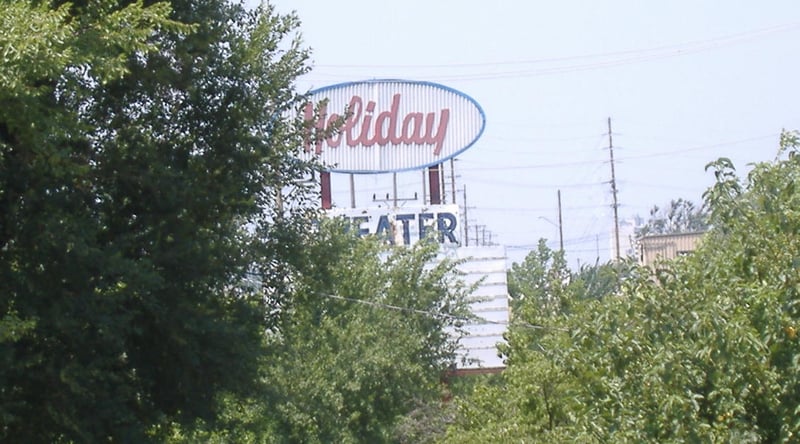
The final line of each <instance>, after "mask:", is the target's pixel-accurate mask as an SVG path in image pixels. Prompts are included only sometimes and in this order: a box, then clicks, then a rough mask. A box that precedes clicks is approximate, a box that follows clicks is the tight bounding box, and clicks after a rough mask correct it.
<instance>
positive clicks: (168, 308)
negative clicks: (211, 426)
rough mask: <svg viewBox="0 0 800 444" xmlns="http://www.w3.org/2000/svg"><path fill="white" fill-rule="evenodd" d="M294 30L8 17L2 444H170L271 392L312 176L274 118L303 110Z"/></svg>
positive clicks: (2, 178)
mask: <svg viewBox="0 0 800 444" xmlns="http://www.w3.org/2000/svg"><path fill="white" fill-rule="evenodd" d="M297 25H298V21H297V19H296V18H295V17H293V16H281V15H278V14H276V13H275V12H274V11H273V9H272V8H271V7H263V8H259V9H257V10H254V11H247V10H245V9H244V8H243V7H242V6H241V5H235V4H230V3H228V2H226V1H223V0H176V1H173V2H171V4H168V3H152V4H151V3H147V4H145V3H142V2H129V1H122V2H118V1H109V0H80V1H76V2H73V3H62V2H58V1H57V2H52V3H48V2H31V1H22V0H2V1H0V103H1V104H2V106H0V316H2V321H1V322H2V323H0V441H11V440H13V441H17V442H98V441H107V440H114V441H123V442H146V441H150V440H155V441H160V440H161V439H163V438H164V435H163V433H168V431H169V430H171V429H172V424H173V423H177V424H182V425H187V426H189V425H192V424H195V422H196V421H197V419H198V418H202V419H203V420H204V421H207V422H213V421H215V420H216V419H218V414H219V412H220V400H222V399H236V400H239V401H241V402H244V400H246V399H247V398H249V397H251V396H254V395H258V394H259V393H261V391H262V389H263V387H264V383H263V379H261V378H260V368H261V364H262V361H261V357H262V356H263V355H264V353H265V352H266V349H267V347H266V336H265V331H266V329H267V327H268V326H269V322H268V321H269V319H267V316H266V315H265V313H269V311H270V309H271V304H272V305H274V304H276V302H275V301H276V300H280V299H282V298H285V297H287V293H286V292H284V291H280V290H281V289H282V288H281V287H279V284H281V283H283V282H285V281H286V279H285V278H284V275H285V273H284V272H283V269H282V268H281V267H279V266H277V265H276V264H283V263H288V262H289V261H290V260H291V259H292V256H293V255H294V254H295V253H296V252H297V251H298V250H299V249H300V247H299V241H300V240H301V238H300V237H299V235H295V234H293V233H297V232H300V231H301V226H300V225H299V224H300V223H301V222H302V221H304V220H306V219H307V218H306V217H305V216H303V215H302V214H300V215H299V216H300V217H297V216H296V215H295V214H293V213H292V211H289V210H288V209H290V208H297V209H302V208H303V205H302V204H303V200H302V199H304V198H305V196H306V195H305V194H303V192H302V190H299V191H297V190H294V188H296V186H295V185H294V182H293V180H294V179H295V178H298V177H305V176H307V175H308V174H309V173H310V171H311V170H312V169H313V166H311V165H307V164H303V163H300V162H298V161H297V160H296V158H295V156H294V155H293V154H294V150H295V149H296V148H297V147H300V146H301V145H302V139H303V131H302V126H303V124H302V122H298V121H294V120H291V119H283V118H280V117H276V116H281V115H283V114H282V112H283V111H285V110H291V109H294V108H295V107H298V106H299V105H300V102H302V97H300V96H298V94H297V93H296V92H295V90H294V88H293V83H294V79H295V78H296V76H297V75H299V74H301V73H303V72H305V70H306V66H305V60H306V56H307V55H306V52H305V50H303V49H302V48H301V47H300V42H299V39H298V38H297V37H296V28H297ZM291 203H294V205H290V204H291ZM282 204H283V206H282ZM256 263H258V264H263V265H261V266H260V267H254V265H253V264H256ZM254 268H257V270H256V271H258V272H259V274H260V275H261V277H262V280H261V282H262V283H263V286H264V287H265V288H267V289H271V290H272V293H271V296H270V297H269V298H267V297H265V296H264V292H263V291H262V290H261V288H259V286H257V285H253V284H252V283H251V282H249V281H248V273H252V272H254Z"/></svg>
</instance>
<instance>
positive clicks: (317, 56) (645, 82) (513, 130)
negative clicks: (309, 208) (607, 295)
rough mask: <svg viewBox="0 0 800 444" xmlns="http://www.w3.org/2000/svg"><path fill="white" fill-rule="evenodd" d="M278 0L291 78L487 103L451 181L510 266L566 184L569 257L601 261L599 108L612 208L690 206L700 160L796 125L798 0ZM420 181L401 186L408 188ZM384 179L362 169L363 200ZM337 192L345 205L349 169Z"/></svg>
mask: <svg viewBox="0 0 800 444" xmlns="http://www.w3.org/2000/svg"><path fill="white" fill-rule="evenodd" d="M272 3H273V4H274V5H275V6H276V8H277V9H278V11H279V12H290V11H292V10H295V11H296V12H297V14H298V15H299V17H300V19H301V20H302V22H303V24H302V28H301V30H302V33H303V37H304V40H305V42H306V44H307V45H308V46H309V47H311V48H312V50H313V64H314V69H313V71H312V72H311V73H310V74H309V75H307V76H305V77H304V78H302V79H301V81H300V83H299V86H300V88H301V89H313V88H319V87H322V86H327V85H331V84H335V83H341V82H347V81H357V80H364V79H371V78H399V79H409V80H426V81H432V82H436V83H440V84H443V85H446V86H449V87H452V88H454V89H457V90H459V91H462V92H463V93H465V94H467V95H469V96H471V97H473V98H474V99H475V100H476V101H477V102H479V103H480V104H481V106H482V107H483V109H484V111H485V113H486V118H487V126H486V130H485V132H484V135H483V137H482V138H481V139H480V140H479V141H478V142H477V143H476V144H475V145H474V146H473V147H472V148H471V149H469V150H467V151H466V152H465V153H464V154H463V155H461V156H460V157H459V159H458V161H457V162H456V174H457V175H458V176H459V177H457V185H458V187H459V188H461V187H463V186H465V185H466V187H467V197H468V205H469V207H470V209H469V218H470V219H471V222H470V223H471V224H473V226H474V224H481V225H485V226H487V228H488V229H489V230H491V232H492V233H493V235H492V240H493V241H495V242H499V243H501V244H504V245H506V246H507V247H508V252H509V255H510V257H511V258H512V259H514V260H519V259H521V258H522V257H523V256H524V254H525V253H527V248H528V247H532V246H534V245H535V244H536V242H537V240H538V239H539V238H542V237H544V238H547V239H549V240H550V246H551V247H553V248H557V247H558V231H557V229H556V227H555V226H554V225H553V224H552V223H551V222H554V221H556V220H557V201H556V193H557V190H559V189H560V190H561V193H562V206H563V221H564V227H563V228H564V243H565V249H566V251H567V256H568V259H569V260H570V263H571V264H573V265H575V263H576V262H577V261H580V262H581V263H586V262H594V260H595V257H596V256H597V254H598V252H599V255H600V260H601V261H605V260H607V259H608V258H609V254H610V246H611V238H612V235H611V233H612V209H611V203H612V196H611V188H610V185H609V183H608V182H609V180H610V175H611V172H610V166H609V163H608V157H609V156H608V149H607V147H608V143H609V141H608V135H607V119H608V118H609V117H610V118H611V119H612V130H613V131H612V133H613V143H614V146H615V150H614V155H615V158H616V160H617V161H618V162H617V163H616V176H617V185H618V189H619V195H618V199H619V204H620V207H619V213H620V217H622V218H630V217H633V216H635V215H641V216H646V215H647V213H648V210H649V209H650V208H651V207H652V206H653V205H659V206H664V205H666V204H668V202H669V200H670V199H674V198H679V197H683V198H688V199H690V200H694V201H696V202H698V203H699V202H700V200H701V198H700V196H701V195H702V193H703V191H704V190H705V189H706V187H707V186H708V185H709V184H710V183H711V181H712V177H711V175H710V174H707V173H705V172H704V166H705V165H706V163H708V162H709V161H712V160H715V159H716V158H718V157H720V156H725V157H729V158H731V159H732V160H733V161H734V163H735V164H736V165H737V167H739V169H740V171H742V172H744V171H746V169H747V168H746V165H747V164H748V163H750V162H755V161H763V160H771V159H772V158H774V156H775V153H776V151H777V140H778V134H779V133H780V131H781V128H788V129H800V85H798V82H799V81H798V78H800V76H798V74H799V71H800V70H798V67H800V63H799V62H798V55H799V54H800V2H798V1H796V0H782V1H767V2H758V3H757V2H752V1H744V0H731V1H724V2H723V1H697V0H691V1H690V0H673V1H669V2H649V1H642V0H627V1H624V0H618V1H596V0H595V1H589V0H586V1H548V2H542V1H521V0H520V1H516V0H514V1H503V0H495V1H488V2H487V1H485V0H484V1H474V0H458V1H456V0H404V1H367V0H338V1H335V2H324V1H319V0H316V1H312V0H293V1H289V0H273V1H272ZM420 178H421V173H404V174H401V175H400V176H399V179H398V181H399V182H400V185H401V188H403V189H404V190H410V191H403V192H406V193H413V191H415V190H421V188H420V187H421V185H420V184H419V183H420ZM391 184H392V179H391V176H390V175H385V176H380V177H359V178H358V179H357V188H359V190H361V191H362V193H360V194H359V197H358V202H357V204H358V205H359V206H362V205H363V206H367V205H372V193H373V192H376V193H378V194H381V193H383V194H385V193H387V192H390V191H391ZM334 187H335V189H334V201H335V203H336V204H338V205H341V206H347V205H349V194H348V193H349V187H348V179H347V177H340V178H337V177H334ZM448 191H449V186H448ZM458 194H459V196H458V199H459V203H460V204H461V203H462V202H461V197H462V196H461V193H458ZM447 199H448V201H450V200H451V197H450V196H447ZM409 205H411V204H409ZM547 219H549V221H548V220H547ZM471 235H473V236H474V233H471Z"/></svg>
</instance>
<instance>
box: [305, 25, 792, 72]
mask: <svg viewBox="0 0 800 444" xmlns="http://www.w3.org/2000/svg"><path fill="white" fill-rule="evenodd" d="M797 28H800V22H792V23H786V24H782V25H776V26H771V27H767V28H761V29H757V30H754V31H747V32H741V33H737V34H729V35H726V36H719V37H713V38H710V39H705V40H694V41H690V42H684V43H677V44H672V45H662V46H655V47H652V48H644V49H630V50H621V51H612V52H605V53H597V54H583V55H573V56H561V57H547V58H540V59H528V60H505V61H503V60H499V61H491V62H474V63H444V64H427V65H425V64H406V65H402V64H364V65H361V64H319V65H316V66H317V67H320V68H330V69H354V68H364V69H375V68H386V69H390V68H391V69H398V68H410V69H448V68H462V69H463V68H482V67H494V66H514V65H539V64H547V63H556V62H569V61H576V60H586V59H598V58H617V57H623V56H626V57H630V56H633V57H635V58H639V57H648V56H658V57H669V56H678V55H683V54H687V53H692V52H698V51H704V50H708V49H716V48H720V47H723V46H727V45H732V44H736V43H740V42H744V41H748V40H751V39H754V38H758V37H763V36H766V35H770V34H774V33H781V32H788V31H792V30H795V29H797ZM623 60H628V59H623ZM634 60H635V59H634Z"/></svg>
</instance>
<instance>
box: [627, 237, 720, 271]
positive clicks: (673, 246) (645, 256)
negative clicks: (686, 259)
mask: <svg viewBox="0 0 800 444" xmlns="http://www.w3.org/2000/svg"><path fill="white" fill-rule="evenodd" d="M703 235H705V233H704V232H695V233H675V234H652V235H647V236H642V237H640V238H639V239H638V244H639V263H640V264H642V265H646V266H652V265H653V264H655V263H656V262H657V261H659V260H670V259H675V258H676V257H679V256H684V255H686V254H689V253H691V252H692V251H694V250H695V249H697V246H698V245H699V243H700V240H701V239H702V238H703Z"/></svg>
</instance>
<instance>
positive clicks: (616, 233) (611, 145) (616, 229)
mask: <svg viewBox="0 0 800 444" xmlns="http://www.w3.org/2000/svg"><path fill="white" fill-rule="evenodd" d="M608 154H609V156H610V157H611V194H612V196H613V198H614V205H613V208H614V242H615V243H616V247H617V248H616V260H617V262H619V260H620V254H619V213H618V208H619V204H617V177H616V174H615V173H614V142H613V140H612V138H611V117H609V118H608Z"/></svg>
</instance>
